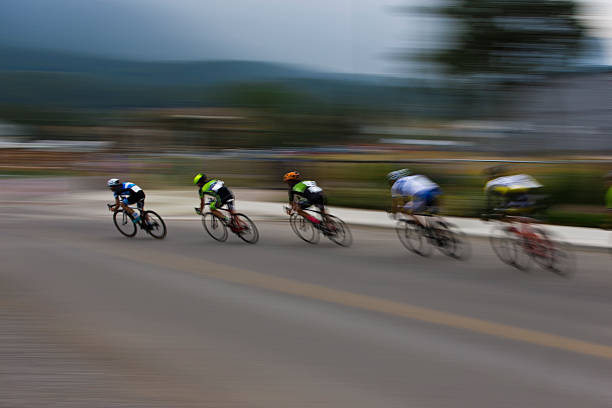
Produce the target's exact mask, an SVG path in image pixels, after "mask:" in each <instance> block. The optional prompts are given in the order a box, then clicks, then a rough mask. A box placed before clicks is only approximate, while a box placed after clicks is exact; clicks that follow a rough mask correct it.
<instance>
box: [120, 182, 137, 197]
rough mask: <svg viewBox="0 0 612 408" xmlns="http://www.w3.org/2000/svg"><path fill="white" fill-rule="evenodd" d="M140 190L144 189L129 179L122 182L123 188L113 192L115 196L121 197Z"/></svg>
mask: <svg viewBox="0 0 612 408" xmlns="http://www.w3.org/2000/svg"><path fill="white" fill-rule="evenodd" d="M139 192H142V189H141V188H140V187H138V186H137V185H136V184H134V183H130V182H129V181H126V182H125V183H122V184H121V189H118V190H117V191H114V192H113V194H114V195H115V197H119V196H132V195H135V194H138V193H139Z"/></svg>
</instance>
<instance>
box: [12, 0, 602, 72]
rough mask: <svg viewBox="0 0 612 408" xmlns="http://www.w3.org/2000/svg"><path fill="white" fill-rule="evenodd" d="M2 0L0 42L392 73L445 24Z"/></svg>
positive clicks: (135, 2) (213, 3) (139, 3)
mask: <svg viewBox="0 0 612 408" xmlns="http://www.w3.org/2000/svg"><path fill="white" fill-rule="evenodd" d="M585 1H587V0H585ZM588 1H590V2H591V3H592V4H594V5H597V8H590V9H589V15H590V16H591V17H592V21H593V22H594V23H595V24H596V25H597V26H598V27H600V28H601V31H600V32H601V33H602V34H605V35H607V36H609V37H611V38H612V29H611V28H610V25H611V24H612V20H611V19H610V16H611V15H612V5H611V3H612V0H588ZM1 3H2V6H1V13H0V43H4V44H11V45H25V46H31V47H42V48H52V49H62V50H72V51H79V52H88V53H93V54H102V55H111V56H116V57H122V58H126V57H127V58H132V59H164V60H171V59H181V60H203V59H243V60H265V61H278V62H288V63H296V64H305V65H308V66H311V67H318V68H323V69H326V70H333V71H340V72H358V73H376V74H384V73H387V74H396V73H399V72H401V71H402V70H403V69H405V67H402V66H401V65H398V64H397V63H393V62H392V61H391V59H390V58H389V57H388V56H389V55H390V54H392V53H393V52H394V51H396V50H398V49H400V48H405V47H408V48H415V47H420V46H425V45H427V44H429V43H430V42H431V41H432V40H433V39H435V37H436V34H437V33H439V32H440V27H439V25H440V24H439V23H436V22H434V21H433V20H431V19H429V20H425V19H423V17H422V16H420V17H417V16H406V15H402V14H398V13H396V12H393V11H392V10H391V8H392V7H393V6H397V5H422V4H431V1H425V0H1ZM610 43H612V42H609V44H610ZM609 48H610V47H609ZM608 55H612V53H608ZM608 61H611V58H610V57H608Z"/></svg>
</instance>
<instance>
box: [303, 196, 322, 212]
mask: <svg viewBox="0 0 612 408" xmlns="http://www.w3.org/2000/svg"><path fill="white" fill-rule="evenodd" d="M326 204H327V198H326V197H325V196H324V195H323V194H312V195H310V196H308V197H302V198H301V199H300V200H299V201H298V205H299V206H300V208H301V209H302V210H305V209H306V208H308V207H311V206H313V205H314V206H315V207H317V208H318V209H319V210H321V211H323V209H324V208H325V205H326Z"/></svg>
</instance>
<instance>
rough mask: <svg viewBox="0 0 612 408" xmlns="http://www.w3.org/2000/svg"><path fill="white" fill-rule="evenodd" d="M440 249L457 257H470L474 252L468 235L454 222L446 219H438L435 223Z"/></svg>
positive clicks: (448, 254)
mask: <svg viewBox="0 0 612 408" xmlns="http://www.w3.org/2000/svg"><path fill="white" fill-rule="evenodd" d="M435 227H436V232H437V234H438V236H437V243H438V249H439V250H440V252H442V253H443V254H444V255H447V256H450V257H452V258H455V259H460V260H465V259H468V258H469V257H470V255H471V253H472V247H471V246H470V243H469V241H468V239H467V236H466V235H465V234H464V233H463V232H462V231H461V230H460V229H459V227H457V226H456V225H454V224H451V223H448V222H446V221H443V222H441V221H438V222H436V224H435Z"/></svg>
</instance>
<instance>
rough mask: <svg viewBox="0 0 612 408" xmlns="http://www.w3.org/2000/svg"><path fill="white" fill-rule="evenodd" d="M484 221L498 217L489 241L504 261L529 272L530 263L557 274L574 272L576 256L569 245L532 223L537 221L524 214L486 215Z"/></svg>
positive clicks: (567, 275) (571, 273)
mask: <svg viewBox="0 0 612 408" xmlns="http://www.w3.org/2000/svg"><path fill="white" fill-rule="evenodd" d="M484 219H485V220H489V219H493V220H497V221H499V222H500V223H503V224H504V225H496V226H494V227H493V229H492V230H491V234H490V236H489V240H490V242H491V247H492V248H493V251H494V252H495V254H496V255H497V257H498V258H499V259H500V260H501V261H502V262H504V263H506V264H508V265H511V266H513V267H515V268H517V269H519V270H522V271H525V272H528V271H529V270H530V269H531V265H532V262H535V263H536V264H538V265H539V266H540V267H542V268H543V269H547V270H549V271H551V272H553V273H555V274H557V275H559V276H563V277H566V278H569V277H571V276H572V275H573V273H574V272H575V258H574V254H573V252H572V251H571V248H570V246H569V245H568V244H564V243H562V242H561V241H560V240H559V239H558V238H557V237H555V236H554V235H553V233H552V232H550V231H546V230H545V229H544V228H542V227H536V226H533V224H535V223H537V222H538V220H536V219H534V218H530V217H525V216H511V215H505V214H492V215H491V214H489V215H485V216H484Z"/></svg>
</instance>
